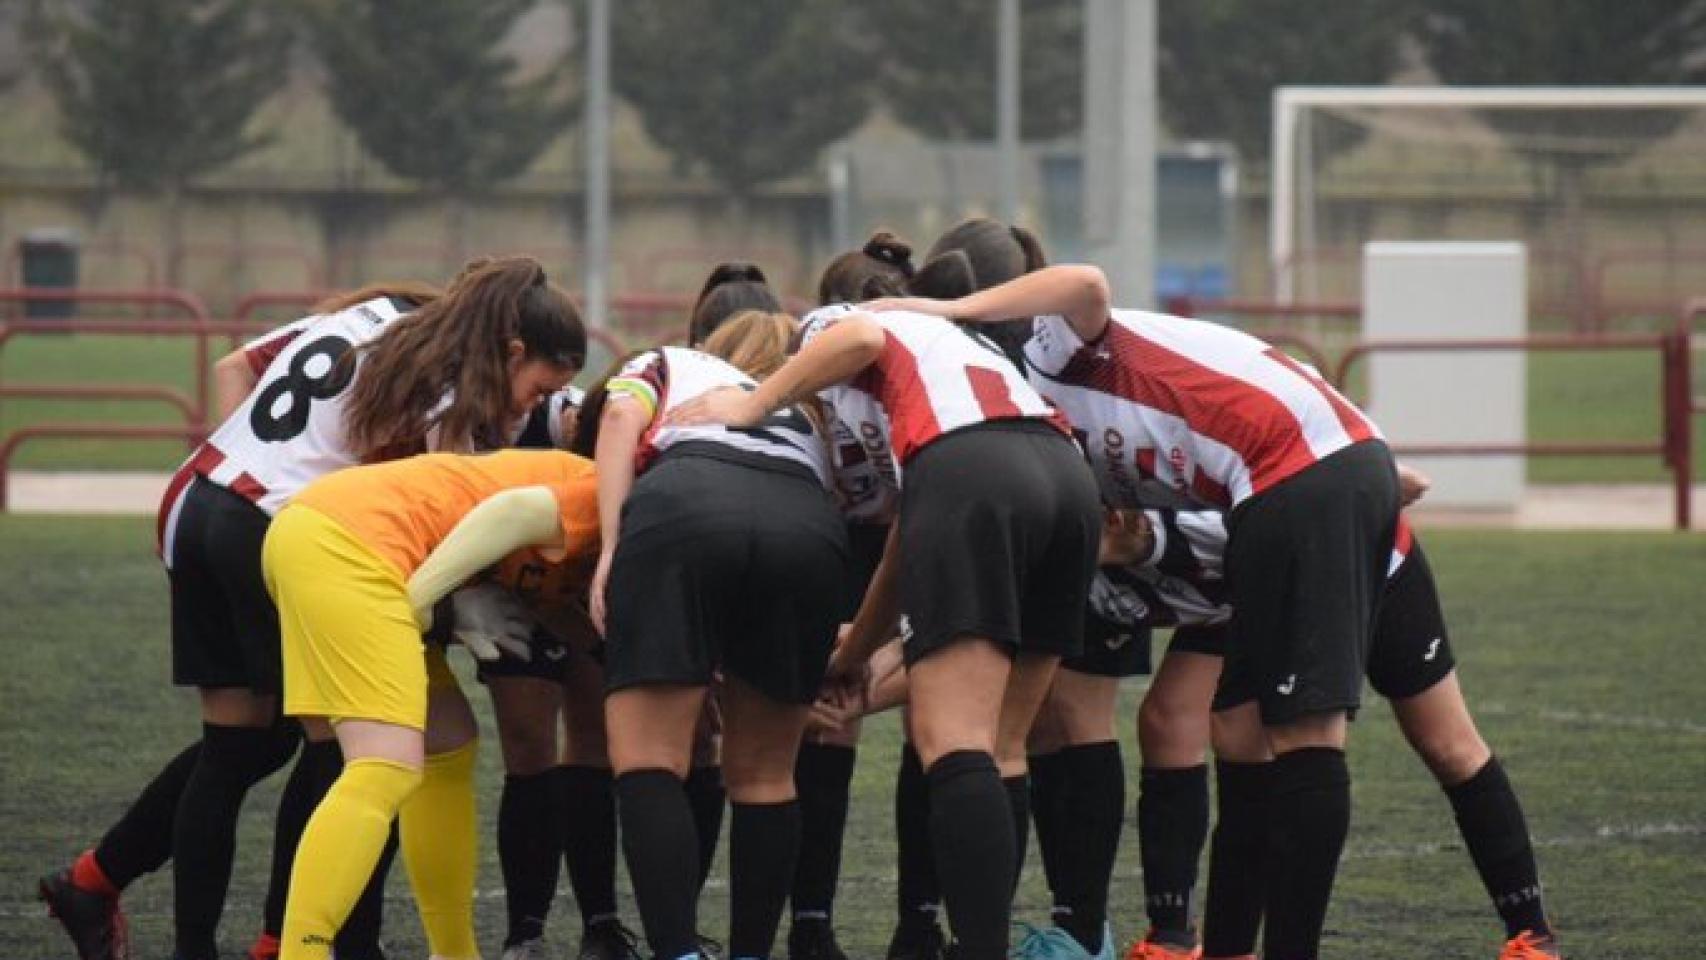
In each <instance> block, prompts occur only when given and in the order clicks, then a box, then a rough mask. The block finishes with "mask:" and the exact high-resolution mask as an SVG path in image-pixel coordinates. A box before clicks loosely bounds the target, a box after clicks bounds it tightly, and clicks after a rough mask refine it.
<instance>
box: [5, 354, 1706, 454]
mask: <svg viewBox="0 0 1706 960" xmlns="http://www.w3.org/2000/svg"><path fill="white" fill-rule="evenodd" d="M607 360H608V358H607V357H605V356H604V355H603V354H602V353H598V354H596V355H595V356H594V357H593V358H592V359H591V360H590V361H589V362H588V364H587V369H588V371H589V374H588V375H589V376H591V375H595V374H596V373H597V372H598V371H600V370H602V369H603V368H604V366H605V363H606V362H607ZM194 369H195V368H194V365H193V353H192V350H191V347H190V345H189V342H188V341H184V342H168V341H162V340H151V339H146V338H141V337H101V338H94V337H70V336H68V337H23V338H19V339H17V340H15V341H13V342H12V343H10V344H8V345H7V346H6V349H5V351H4V352H3V353H0V383H7V384H25V383H31V382H37V383H47V382H76V381H83V382H98V383H110V384H120V383H123V384H136V383H147V384H161V385H166V386H171V387H175V388H177V389H179V390H182V391H184V392H185V393H189V392H190V390H191V380H192V374H193V371H194ZM1358 369H1359V370H1361V369H1364V368H1361V367H1359V368H1358ZM1701 376H1702V377H1703V378H1706V373H1702V374H1701ZM1658 384H1659V368H1658V360H1657V358H1656V356H1654V355H1652V354H1648V353H1636V352H1628V351H1623V352H1608V353H1590V354H1559V353H1549V354H1537V355H1535V356H1534V357H1533V358H1532V359H1531V361H1530V363H1529V379H1528V393H1529V403H1528V417H1529V428H1530V436H1531V438H1532V439H1533V440H1535V441H1537V442H1538V441H1577V442H1587V441H1596V440H1622V441H1640V440H1651V439H1653V438H1656V437H1657V436H1658V434H1659V402H1658V390H1659V387H1658ZM1353 387H1354V384H1353ZM1702 391H1703V392H1706V387H1703V388H1702ZM174 417H175V414H174V413H173V412H172V410H171V409H170V408H169V407H167V406H166V405H165V404H161V403H143V402H124V403H116V402H99V403H88V402H71V401H36V400H9V401H6V402H4V403H0V437H3V436H4V435H5V434H6V433H8V432H10V431H11V430H13V429H16V428H17V427H19V426H22V425H24V424H30V423H41V422H95V421H99V422H104V423H109V422H120V423H171V422H173V421H174ZM1694 445H1695V449H1696V451H1706V417H1699V418H1696V420H1695V428H1694ZM183 455H184V448H183V445H182V444H178V443H171V442H160V441H104V440H103V441H54V440H41V441H31V442H30V443H28V444H26V445H24V447H23V448H22V449H21V451H20V453H19V455H18V458H17V463H16V465H17V466H19V467H21V468H27V469H44V470H88V469H98V470H166V469H170V468H172V467H175V466H176V465H177V464H178V462H179V461H181V460H182V459H183ZM1703 461H1706V452H1701V453H1697V454H1696V457H1695V462H1696V464H1699V463H1701V462H1703ZM1701 470H1702V468H1700V467H1699V466H1697V467H1696V469H1695V476H1697V477H1698V476H1701V475H1702V474H1701ZM1668 477H1669V474H1668V473H1667V472H1666V471H1665V470H1664V469H1663V468H1661V466H1660V464H1659V461H1658V458H1657V457H1656V456H1655V457H1652V458H1644V457H1643V458H1629V457H1613V458H1607V457H1564V458H1559V457H1536V458H1532V459H1531V460H1530V462H1529V478H1530V479H1531V480H1533V481H1535V482H1537V483H1581V482H1621V481H1639V482H1660V481H1663V480H1666V479H1668Z"/></svg>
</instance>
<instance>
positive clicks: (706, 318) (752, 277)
mask: <svg viewBox="0 0 1706 960" xmlns="http://www.w3.org/2000/svg"><path fill="white" fill-rule="evenodd" d="M781 309H782V301H781V298H780V297H778V296H776V291H775V290H773V289H771V287H770V281H769V280H768V279H766V278H765V276H764V271H763V270H760V269H759V268H758V266H757V265H756V264H751V263H720V264H718V265H717V266H716V268H715V269H713V270H712V271H711V275H710V276H709V277H706V278H705V285H704V286H703V287H701V288H700V289H699V298H698V299H697V300H695V301H694V302H693V313H692V315H691V316H689V317H688V320H687V344H688V346H698V345H699V344H701V343H704V342H705V338H706V337H709V336H710V335H711V333H712V332H713V331H715V330H716V329H717V327H718V326H720V325H721V324H722V323H723V321H724V320H727V319H728V318H730V317H732V316H734V315H735V314H737V313H740V312H742V311H744V310H757V311H759V312H760V313H778V312H780V311H781Z"/></svg>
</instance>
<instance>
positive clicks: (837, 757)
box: [788, 720, 860, 960]
mask: <svg viewBox="0 0 1706 960" xmlns="http://www.w3.org/2000/svg"><path fill="white" fill-rule="evenodd" d="M859 728H860V724H859V722H858V721H857V720H855V721H853V722H851V723H849V724H848V725H847V726H846V727H843V728H842V729H840V730H829V731H823V732H820V733H815V734H809V735H808V736H807V738H806V739H805V741H804V742H802V743H801V744H800V753H799V757H798V758H796V760H795V762H794V785H795V788H796V789H797V790H798V791H799V799H800V851H799V858H798V860H797V862H796V863H795V866H794V880H793V889H792V891H791V892H790V894H789V897H788V899H789V907H790V909H791V910H792V911H793V921H792V926H791V927H790V928H789V930H788V956H789V958H790V960H846V954H845V953H843V952H842V950H841V947H840V946H839V945H838V944H837V943H836V940H835V928H834V924H833V918H834V912H835V887H836V883H837V881H839V880H840V877H841V842H842V837H843V835H844V834H845V832H846V829H847V808H848V802H849V800H850V794H851V790H852V785H853V766H854V763H855V761H856V760H857V758H858V743H859Z"/></svg>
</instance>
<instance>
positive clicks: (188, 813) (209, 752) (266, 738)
mask: <svg viewBox="0 0 1706 960" xmlns="http://www.w3.org/2000/svg"><path fill="white" fill-rule="evenodd" d="M297 737H298V733H297V729H296V727H295V725H294V724H292V725H290V726H288V727H285V726H280V727H277V728H266V727H226V726H219V725H216V724H211V723H204V724H202V728H201V743H202V748H201V759H200V760H199V761H198V762H197V763H196V766H195V771H194V772H193V773H191V774H190V778H189V782H188V783H186V784H184V792H183V796H181V797H180V798H179V799H178V814H177V818H176V819H175V820H174V821H173V822H172V878H173V886H172V906H173V920H174V927H175V930H176V936H177V951H178V955H179V956H180V957H182V958H185V960H209V958H214V957H216V956H217V955H218V952H219V948H218V945H217V942H216V939H217V933H218V930H219V916H220V914H221V913H222V912H224V909H225V892H226V888H227V887H228V886H229V885H230V883H231V861H232V858H233V857H234V856H235V853H236V846H237V815H238V813H239V812H241V810H242V808H243V797H244V796H246V795H247V794H248V792H249V788H250V787H252V786H254V785H255V784H256V783H259V782H260V781H261V780H262V779H264V778H265V777H266V776H267V775H268V774H270V773H272V772H273V771H274V770H277V769H278V768H279V767H282V766H284V764H285V762H286V761H288V760H289V759H290V757H291V754H293V753H294V752H295V751H296V742H297Z"/></svg>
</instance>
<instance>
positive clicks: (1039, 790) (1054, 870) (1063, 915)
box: [1029, 637, 1148, 956]
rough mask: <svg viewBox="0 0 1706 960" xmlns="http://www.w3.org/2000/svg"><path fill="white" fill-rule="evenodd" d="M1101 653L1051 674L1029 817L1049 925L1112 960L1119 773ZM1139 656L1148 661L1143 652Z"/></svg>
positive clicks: (1114, 686)
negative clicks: (1048, 902) (1048, 899)
mask: <svg viewBox="0 0 1706 960" xmlns="http://www.w3.org/2000/svg"><path fill="white" fill-rule="evenodd" d="M1126 642H1127V643H1139V642H1141V641H1137V640H1135V639H1134V638H1130V637H1127V638H1126ZM1123 646H1124V644H1122V645H1121V648H1122V649H1123ZM1105 652H1107V651H1105V650H1103V649H1097V650H1096V651H1095V652H1094V654H1086V656H1096V657H1098V660H1097V662H1094V663H1092V662H1090V661H1087V660H1086V659H1085V658H1084V657H1079V658H1075V659H1074V660H1073V661H1072V662H1073V663H1074V665H1075V666H1076V667H1077V668H1079V669H1069V668H1067V667H1066V666H1064V665H1063V666H1062V667H1061V669H1060V670H1059V671H1057V672H1056V673H1055V677H1054V683H1053V684H1052V685H1051V686H1050V688H1049V694H1048V699H1047V700H1046V701H1045V702H1044V704H1043V707H1042V711H1041V712H1040V713H1039V715H1038V718H1037V723H1036V724H1035V725H1034V726H1033V727H1032V730H1031V736H1030V741H1029V747H1030V773H1031V796H1032V802H1031V815H1032V817H1033V819H1035V820H1036V824H1037V844H1038V846H1039V847H1040V848H1041V849H1042V854H1043V864H1044V869H1045V872H1046V873H1047V874H1048V879H1049V890H1050V892H1051V893H1052V894H1053V898H1054V904H1053V910H1052V914H1053V916H1052V919H1053V921H1054V923H1055V925H1056V926H1058V927H1060V928H1061V929H1062V930H1064V931H1066V932H1067V933H1068V934H1070V935H1071V936H1072V938H1073V939H1074V940H1076V941H1078V943H1079V945H1080V946H1082V947H1083V948H1084V950H1085V952H1086V953H1088V954H1090V955H1091V956H1096V955H1098V954H1101V953H1103V952H1104V949H1106V951H1107V952H1108V953H1109V955H1110V956H1111V955H1112V948H1111V947H1109V946H1107V941H1108V938H1107V936H1106V934H1107V927H1108V886H1109V883H1110V882H1111V881H1112V879H1113V869H1114V857H1115V854H1116V853H1117V851H1118V849H1119V837H1120V828H1121V825H1122V821H1123V819H1124V817H1123V813H1124V808H1125V769H1124V765H1123V762H1122V760H1121V758H1120V747H1119V741H1118V739H1116V737H1115V734H1114V708H1115V704H1116V702H1117V700H1118V698H1119V677H1118V676H1117V675H1104V674H1108V673H1110V672H1111V669H1110V668H1111V664H1107V663H1104V662H1102V661H1105V660H1107V659H1108V658H1106V657H1100V655H1101V654H1103V653H1105ZM1141 655H1142V656H1141V658H1142V659H1143V660H1147V659H1148V652H1147V649H1145V650H1143V651H1141ZM1142 666H1143V667H1144V668H1145V669H1147V664H1146V663H1145V664H1142ZM1092 671H1100V672H1092Z"/></svg>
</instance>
